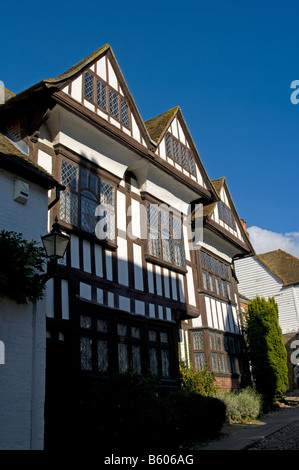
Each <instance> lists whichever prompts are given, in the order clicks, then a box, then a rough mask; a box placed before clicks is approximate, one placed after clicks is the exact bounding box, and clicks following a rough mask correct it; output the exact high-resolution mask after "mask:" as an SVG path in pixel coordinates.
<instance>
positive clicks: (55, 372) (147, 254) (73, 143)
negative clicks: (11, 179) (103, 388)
mask: <svg viewBox="0 0 299 470" xmlns="http://www.w3.org/2000/svg"><path fill="white" fill-rule="evenodd" d="M0 131H2V132H3V133H5V135H6V136H7V137H9V138H10V139H11V140H19V141H20V140H22V139H26V141H27V142H28V143H30V155H29V157H30V158H31V160H32V161H33V162H36V163H38V164H39V165H40V166H42V167H43V168H45V169H46V170H47V171H48V172H49V173H51V174H52V175H53V176H54V177H55V179H56V180H57V181H59V182H60V183H61V184H62V185H63V186H64V187H65V191H63V192H61V193H60V195H59V194H56V193H54V192H53V191H52V194H50V197H49V203H50V206H49V207H51V210H50V211H49V228H50V227H51V226H52V223H53V221H54V219H55V217H56V216H57V217H58V219H59V223H60V225H61V227H62V229H63V231H64V232H66V233H67V234H69V235H70V245H69V247H68V250H67V253H66V256H65V259H63V260H62V261H61V262H60V263H59V264H58V267H57V272H56V276H55V278H54V279H53V280H52V281H49V284H48V288H49V291H50V292H51V293H52V295H50V296H49V301H48V304H47V311H46V316H47V406H49V407H50V408H49V409H50V410H52V411H53V410H54V408H55V407H52V408H51V403H54V402H55V403H57V401H56V400H58V398H59V403H61V406H62V407H63V403H64V402H63V400H62V393H61V388H60V387H58V386H57V384H58V383H68V384H69V386H71V384H72V386H74V388H73V390H74V389H75V388H76V383H77V381H78V377H85V376H90V375H91V374H92V375H93V376H96V377H105V376H106V375H107V374H109V373H116V372H126V371H128V370H133V371H135V372H138V373H144V374H145V373H146V372H147V371H149V370H150V371H152V372H154V373H157V374H158V375H159V376H160V377H161V383H162V384H164V385H167V386H172V385H175V384H176V383H177V379H178V361H179V357H181V358H182V359H188V360H189V358H190V357H191V360H192V361H193V363H194V365H195V366H196V367H197V368H199V369H201V368H202V367H203V365H204V363H205V362H207V363H208V364H209V365H210V368H211V369H212V370H213V371H214V372H215V374H216V375H217V376H219V380H220V379H221V380H222V384H223V385H227V386H229V387H230V386H231V385H232V383H233V381H234V380H235V382H237V383H240V374H241V372H242V369H241V368H240V367H241V366H240V364H241V361H239V359H240V357H241V356H240V354H241V346H240V344H241V343H240V339H241V331H240V328H239V323H238V310H239V303H238V302H239V301H238V294H237V285H236V280H235V277H234V271H233V269H232V268H233V261H234V259H235V258H236V257H238V256H240V257H241V256H244V255H248V254H252V253H253V250H252V247H251V245H250V243H249V240H248V237H247V234H246V231H245V230H244V227H243V226H242V224H241V221H240V219H239V217H238V215H237V212H236V209H235V207H234V204H233V202H232V199H231V196H230V194H229V191H228V188H227V185H226V182H225V180H224V179H220V180H216V181H214V182H212V181H211V180H210V179H209V177H208V175H207V173H206V170H205V168H204V166H203V164H202V161H201V159H200V156H199V154H198V151H197V149H196V146H195V143H194V142H193V139H192V136H191V135H190V132H189V130H188V127H187V124H186V122H185V120H184V118H183V114H182V112H181V110H180V108H179V107H175V108H173V109H171V110H169V111H168V112H166V113H163V114H161V115H159V116H157V117H156V118H153V119H151V120H149V121H147V122H144V121H143V120H142V117H141V116H140V113H139V111H138V108H137V106H136V103H135V101H134V99H133V97H132V95H131V93H130V91H129V89H128V86H127V84H126V82H125V79H124V77H123V75H122V72H121V70H120V68H119V66H118V63H117V61H116V59H115V56H114V54H113V51H112V49H111V47H110V46H109V45H105V46H103V47H102V48H100V49H99V50H97V51H96V52H95V53H93V54H91V55H90V56H89V57H87V58H86V59H84V60H82V61H81V62H80V63H78V64H77V65H75V66H74V67H72V68H71V69H69V70H68V71H66V72H65V73H63V74H62V75H61V76H59V77H58V78H55V79H51V80H44V81H41V82H39V83H37V84H36V85H34V86H32V87H31V88H29V89H28V90H25V91H24V92H22V93H20V94H18V95H16V96H12V97H11V98H10V99H9V100H8V101H7V102H6V103H5V104H4V105H2V106H0ZM58 196H60V198H59V201H58V202H57V203H56V204H51V202H52V201H57V199H58ZM198 205H202V206H203V207H204V214H203V215H204V218H203V220H204V226H203V239H202V242H201V245H200V247H201V249H200V250H199V249H194V248H195V246H194V244H193V239H192V227H191V223H190V220H192V221H193V223H194V217H195V215H194V214H195V212H194V209H195V207H197V206H198ZM195 222H196V220H195ZM196 248H199V246H196ZM60 381H61V382H60ZM67 399H68V395H67V393H66V395H65V402H66V401H67ZM49 404H50V405H49ZM56 408H57V407H56ZM56 411H57V410H56ZM50 415H51V413H49V416H50Z"/></svg>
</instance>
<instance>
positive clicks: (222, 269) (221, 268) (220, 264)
mask: <svg viewBox="0 0 299 470" xmlns="http://www.w3.org/2000/svg"><path fill="white" fill-rule="evenodd" d="M219 266H220V274H221V276H222V277H224V267H223V263H221V261H219Z"/></svg>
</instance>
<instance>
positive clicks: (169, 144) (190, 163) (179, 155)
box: [165, 132, 195, 175]
mask: <svg viewBox="0 0 299 470" xmlns="http://www.w3.org/2000/svg"><path fill="white" fill-rule="evenodd" d="M165 146H166V155H167V156H168V157H170V158H172V159H173V160H174V161H175V162H176V163H178V164H179V165H181V166H182V167H183V168H184V169H185V170H188V171H189V172H190V173H192V174H193V175H195V163H194V157H193V155H192V152H191V151H190V150H189V149H187V148H186V147H185V146H184V145H183V144H182V143H181V142H179V141H178V140H177V139H176V138H175V137H173V136H172V135H171V134H170V133H169V132H168V133H167V134H166V136H165Z"/></svg>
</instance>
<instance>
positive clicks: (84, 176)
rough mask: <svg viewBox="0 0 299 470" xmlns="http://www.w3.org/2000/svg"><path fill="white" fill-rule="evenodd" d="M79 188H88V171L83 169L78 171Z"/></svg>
mask: <svg viewBox="0 0 299 470" xmlns="http://www.w3.org/2000/svg"><path fill="white" fill-rule="evenodd" d="M80 188H88V171H87V170H86V169H85V168H81V171H80Z"/></svg>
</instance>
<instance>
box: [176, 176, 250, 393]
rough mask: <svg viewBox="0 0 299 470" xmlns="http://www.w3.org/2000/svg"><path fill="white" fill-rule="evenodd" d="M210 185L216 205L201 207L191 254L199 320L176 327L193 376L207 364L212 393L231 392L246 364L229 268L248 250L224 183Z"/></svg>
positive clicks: (232, 272)
mask: <svg viewBox="0 0 299 470" xmlns="http://www.w3.org/2000/svg"><path fill="white" fill-rule="evenodd" d="M212 183H213V185H214V187H215V190H216V191H217V194H218V196H219V200H218V201H217V202H215V203H212V204H209V205H207V206H205V207H204V210H203V218H204V223H203V240H202V247H201V249H200V251H196V263H197V266H198V296H199V307H200V315H199V316H198V317H196V318H193V319H188V320H185V321H183V322H182V337H183V342H182V356H184V357H186V355H187V356H191V358H192V361H193V364H194V366H195V367H196V368H197V369H198V370H203V369H204V367H205V364H206V363H207V364H208V365H209V369H210V370H211V371H212V372H213V373H214V375H215V377H216V383H217V386H218V387H220V388H225V389H235V388H239V387H240V384H241V381H242V374H243V373H244V372H245V369H244V366H245V367H246V364H244V343H243V335H242V325H241V323H240V315H239V313H240V300H239V295H238V281H237V278H236V276H235V269H234V262H235V260H236V259H238V258H243V257H244V256H248V255H249V254H252V253H253V248H252V246H251V244H250V242H249V239H248V236H247V233H246V230H245V227H244V224H243V221H242V220H241V219H240V218H239V216H238V213H237V211H236V208H235V205H234V203H233V200H232V197H231V195H230V192H229V189H228V186H227V183H226V178H224V177H222V178H219V179H217V180H214V181H213V182H212Z"/></svg>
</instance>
